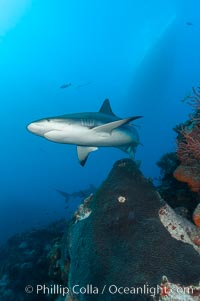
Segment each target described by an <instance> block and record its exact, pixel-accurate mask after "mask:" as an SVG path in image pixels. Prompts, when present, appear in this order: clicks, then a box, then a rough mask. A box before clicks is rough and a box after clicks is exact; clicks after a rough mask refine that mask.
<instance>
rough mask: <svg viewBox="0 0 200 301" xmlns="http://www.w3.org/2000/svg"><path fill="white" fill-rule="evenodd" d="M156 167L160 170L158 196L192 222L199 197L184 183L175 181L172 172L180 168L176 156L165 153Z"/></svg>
mask: <svg viewBox="0 0 200 301" xmlns="http://www.w3.org/2000/svg"><path fill="white" fill-rule="evenodd" d="M157 166H158V167H159V168H160V170H161V176H160V179H159V185H158V186H157V187H156V188H157V190H158V191H159V193H160V195H161V196H162V198H163V199H164V200H165V201H166V202H167V203H168V204H169V205H170V206H171V207H172V208H173V209H175V211H176V212H177V213H178V214H179V215H183V216H184V217H187V218H188V219H189V220H191V221H192V215H193V212H194V210H195V208H196V206H197V205H198V203H199V201H200V196H199V195H198V194H197V193H195V192H193V191H191V190H190V188H189V187H188V185H187V184H186V183H183V182H180V181H178V180H177V179H175V177H174V171H175V170H176V169H177V168H178V166H182V165H180V161H179V159H178V157H177V154H176V153H166V154H165V155H163V156H162V157H161V158H160V160H159V161H158V162H157Z"/></svg>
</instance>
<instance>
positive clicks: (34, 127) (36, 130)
mask: <svg viewBox="0 0 200 301" xmlns="http://www.w3.org/2000/svg"><path fill="white" fill-rule="evenodd" d="M27 129H28V131H29V132H31V133H33V134H36V135H44V134H45V132H46V131H47V129H46V127H45V125H44V124H43V123H42V122H32V123H30V124H28V126H27Z"/></svg>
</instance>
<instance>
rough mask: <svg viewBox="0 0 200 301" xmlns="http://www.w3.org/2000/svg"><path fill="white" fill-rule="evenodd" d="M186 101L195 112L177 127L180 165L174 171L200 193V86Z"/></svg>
mask: <svg viewBox="0 0 200 301" xmlns="http://www.w3.org/2000/svg"><path fill="white" fill-rule="evenodd" d="M184 101H185V102H187V103H188V104H189V105H191V107H192V110H193V112H192V114H190V115H189V119H188V120H187V121H186V122H185V123H182V124H180V125H178V126H177V127H176V128H175V131H176V132H177V134H178V136H177V156H178V159H179V160H180V165H179V166H178V167H177V168H176V170H175V171H174V177H175V178H176V179H177V180H178V181H181V182H185V183H187V184H188V185H189V187H190V189H191V190H192V191H194V192H197V193H200V87H197V89H195V88H192V95H191V96H187V97H186V98H185V99H184Z"/></svg>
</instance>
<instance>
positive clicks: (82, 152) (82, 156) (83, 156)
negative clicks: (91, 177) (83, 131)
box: [77, 145, 98, 166]
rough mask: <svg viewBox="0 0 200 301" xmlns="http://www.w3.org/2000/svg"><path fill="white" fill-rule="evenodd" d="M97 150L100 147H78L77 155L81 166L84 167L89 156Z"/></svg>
mask: <svg viewBox="0 0 200 301" xmlns="http://www.w3.org/2000/svg"><path fill="white" fill-rule="evenodd" d="M97 149H98V147H92V146H79V145H77V154H78V159H79V162H80V164H81V165H82V166H84V165H85V163H86V161H87V158H88V156H89V154H90V153H91V152H93V151H95V150H97Z"/></svg>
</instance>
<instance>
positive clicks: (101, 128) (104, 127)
mask: <svg viewBox="0 0 200 301" xmlns="http://www.w3.org/2000/svg"><path fill="white" fill-rule="evenodd" d="M141 117H142V116H134V117H129V118H125V119H120V120H117V121H113V122H109V123H105V124H103V125H99V126H96V127H94V128H93V129H92V131H95V132H96V133H98V132H104V133H111V132H112V130H114V129H116V128H118V127H120V126H122V125H125V124H127V123H129V122H131V121H133V120H135V119H138V118H141Z"/></svg>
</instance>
